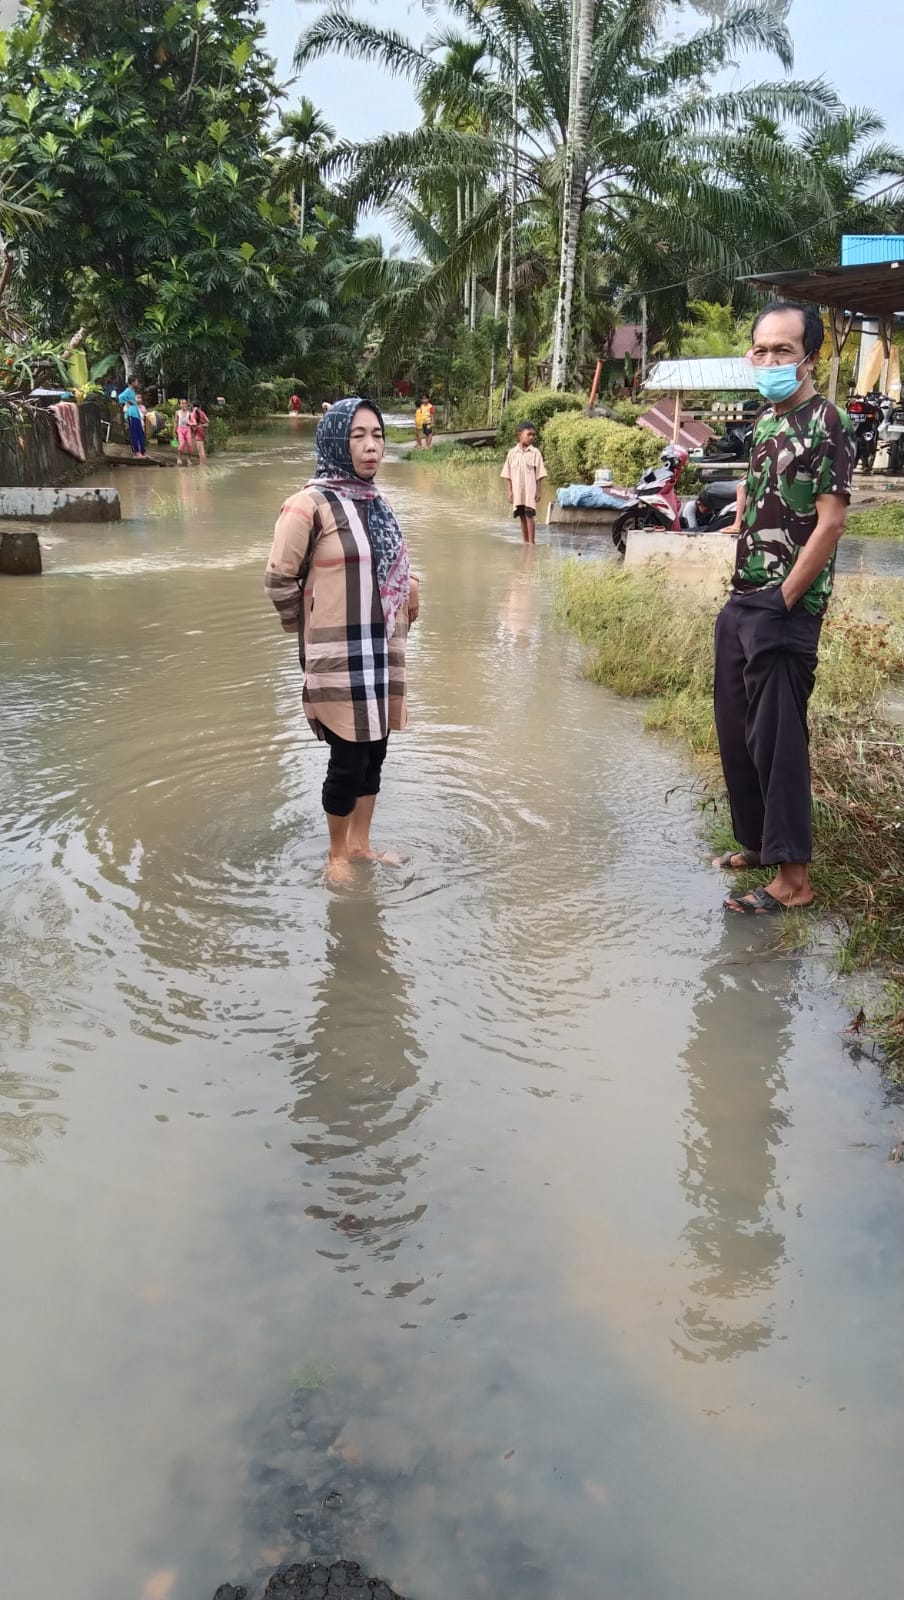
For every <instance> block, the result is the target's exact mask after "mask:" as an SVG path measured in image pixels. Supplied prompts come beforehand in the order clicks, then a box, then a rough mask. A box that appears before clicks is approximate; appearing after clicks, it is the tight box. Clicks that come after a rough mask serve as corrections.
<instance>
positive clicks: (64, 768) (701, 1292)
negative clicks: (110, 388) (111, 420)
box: [0, 423, 904, 1600]
mask: <svg viewBox="0 0 904 1600" xmlns="http://www.w3.org/2000/svg"><path fill="white" fill-rule="evenodd" d="M310 437H311V436H310V432H309V429H308V425H301V427H300V428H299V429H298V431H297V432H296V433H294V434H293V433H292V430H291V426H290V425H289V424H288V423H286V424H285V425H284V426H283V425H280V427H279V428H278V429H276V430H274V431H272V432H271V433H270V434H267V435H264V436H262V437H261V438H260V439H258V440H257V441H248V443H247V448H246V447H245V446H241V447H240V448H238V449H236V450H234V451H233V452H232V453H231V454H229V455H227V456H221V457H219V458H217V459H216V460H215V461H214V462H213V463H212V464H211V467H210V470H209V472H207V473H203V472H200V471H192V472H189V471H183V472H181V473H177V472H176V471H166V472H163V471H146V472H143V473H141V472H137V471H136V472H134V473H126V472H123V473H121V474H120V475H119V478H118V479H117V482H118V485H119V487H120V489H121V491H122V494H123V500H124V515H125V520H124V521H123V522H122V524H121V525H111V526H107V527H105V528H103V529H100V528H97V529H95V528H81V529H80V528H71V529H62V530H59V529H58V530H53V531H52V532H51V533H50V534H49V537H48V540H47V548H46V567H47V572H46V576H45V577H44V578H43V579H42V580H40V581H38V580H31V581H28V580H18V581H14V580H5V581H3V582H2V583H0V715H2V748H0V830H2V842H0V1258H2V1293H0V1349H2V1359H3V1370H4V1377H5V1381H4V1384H3V1398H2V1429H0V1594H2V1595H3V1597H4V1600H31V1597H34V1600H44V1597H45V1596H51V1595H61V1596H62V1595H65V1596H66V1600H141V1597H142V1595H145V1596H151V1597H152V1600H210V1597H211V1596H212V1594H213V1592H214V1590H215V1589H216V1587H217V1585H218V1584H219V1583H221V1582H223V1581H226V1580H229V1581H237V1580H241V1581H243V1582H245V1583H247V1584H248V1586H249V1589H250V1591H251V1592H252V1593H256V1592H258V1589H259V1587H260V1584H261V1580H262V1578H263V1576H264V1574H266V1573H268V1572H269V1571H272V1569H273V1568H274V1566H275V1565H276V1564H277V1563H278V1562H280V1561H282V1560H290V1559H303V1558H305V1557H306V1556H307V1555H308V1553H311V1554H313V1556H315V1557H318V1558H324V1559H327V1558H328V1559H333V1558H335V1557H336V1556H339V1555H342V1556H346V1557H349V1558H350V1559H354V1560H358V1561H360V1562H361V1563H362V1565H363V1566H364V1567H365V1568H366V1570H368V1571H370V1572H372V1573H375V1574H379V1575H381V1576H382V1577H384V1578H386V1579H387V1580H388V1581H389V1582H390V1583H391V1584H392V1586H393V1587H394V1588H395V1589H397V1590H398V1591H399V1592H400V1593H401V1594H404V1595H406V1596H408V1597H409V1600H472V1597H479V1596H484V1595H486V1596H491V1597H493V1600H727V1597H729V1596H730V1597H731V1600H773V1597H788V1600H849V1597H852V1596H863V1597H864V1600H873V1597H876V1600H878V1597H879V1596H882V1595H888V1594H891V1593H894V1592H896V1591H897V1589H898V1587H899V1586H900V1577H901V1548H900V1501H901V1483H902V1466H904V1411H902V1397H904V1340H902V1290H904V1249H902V1242H904V1230H902V1224H904V1166H901V1165H895V1164H892V1163H890V1162H889V1161H888V1159H887V1158H888V1152H889V1148H890V1147H891V1146H892V1145H893V1144H894V1143H895V1142H896V1140H897V1139H899V1138H900V1137H901V1135H902V1131H904V1127H902V1122H904V1116H902V1111H901V1108H900V1107H899V1106H897V1105H895V1104H894V1103H891V1102H889V1101H888V1100H887V1099H886V1098H885V1096H884V1095H883V1090H882V1086H881V1082H880V1079H879V1075H878V1072H877V1070H876V1067H875V1065H874V1064H873V1063H871V1062H869V1061H867V1060H863V1059H857V1057H856V1056H854V1055H852V1054H851V1052H850V1050H849V1049H847V1048H846V1047H845V1044H844V1042H843V1039H842V1032H843V1028H844V1026H845V1023H846V1022H847V1020H848V1018H849V1014H850V1013H849V1009H848V1006H849V996H848V995H846V994H844V993H842V991H841V989H840V987H839V986H838V984H837V983H836V982H835V981H834V979H833V978H832V974H831V969H830V967H828V966H825V967H821V966H820V965H819V964H818V962H816V961H814V959H813V958H808V959H801V958H800V957H798V956H795V955H789V954H787V953H783V952H776V950H775V948H774V947H775V940H776V930H775V928H774V926H773V925H772V924H771V923H769V922H765V923H763V922H756V923H750V922H748V921H746V920H742V919H737V920H731V921H729V922H728V923H727V924H726V921H725V918H724V916H723V914H722V913H721V912H720V910H719V902H720V888H721V881H720V879H719V877H718V875H716V874H713V873H711V872H710V871H709V870H708V869H707V868H706V867H705V866H704V865H703V863H702V859H701V844H700V835H699V820H698V818H697V816H696V814H695V811H694V805H693V800H692V797H691V796H690V795H689V794H688V793H687V786H688V784H689V783H690V782H691V779H692V774H691V772H690V771H689V769H688V767H687V765H686V764H685V762H684V759H683V756H682V755H681V753H680V752H678V751H676V750H675V749H673V748H672V747H670V746H669V745H667V744H665V743H663V742H661V741H659V740H658V739H657V738H656V737H654V736H653V735H650V734H646V733H644V732H642V730H641V724H640V711H639V709H638V707H636V706H634V705H631V704H627V703H625V702H621V701H618V700H617V699H615V698H614V697H613V696H611V695H610V694H609V693H608V692H607V691H605V690H604V689H600V688H597V687H594V686H592V685H590V684H588V683H586V682H584V681H582V679H581V677H580V676H579V671H578V664H579V658H578V655H577V653H576V651H575V649H574V647H573V645H572V643H571V642H570V641H569V640H568V639H566V638H564V637H562V636H561V635H560V634H559V633H557V632H556V630H555V627H554V624H553V621H552V618H551V614H550V578H551V574H552V571H553V569H554V565H555V561H556V560H557V554H556V551H555V550H550V549H549V548H544V547H543V546H542V545H540V546H538V548H537V550H536V552H535V554H534V555H532V554H531V552H526V551H523V550H522V549H521V548H520V546H519V545H518V544H516V543H515V542H514V540H513V537H512V531H513V530H512V524H511V522H510V521H509V520H508V518H507V516H506V508H505V504H504V501H503V499H502V496H501V494H500V493H499V484H498V483H497V480H496V477H495V472H493V473H489V474H487V475H486V477H485V478H482V479H481V482H480V485H479V486H478V487H475V485H474V484H473V483H472V485H471V486H470V487H467V486H465V485H456V484H454V483H449V482H448V481H446V482H444V481H441V480H440V478H439V477H437V476H436V475H435V474H432V473H430V472H428V471H427V470H426V469H424V468H421V467H419V466H418V465H417V464H402V463H397V464H389V465H388V467H387V469H386V472H385V479H386V487H387V490H388V492H389V493H390V495H391V497H392V499H393V501H394V504H395V506H396V508H397V510H398V513H399V516H400V520H401V522H402V524H403V526H404V527H405V529H406V531H407V533H408V535H409V538H410V543H411V547H412V551H413V556H414V562H415V566H416V568H417V569H418V570H419V571H420V572H421V573H422V575H423V618H422V621H421V623H420V624H419V625H418V627H417V629H416V630H415V635H414V638H413V642H412V647H411V657H410V676H411V714H412V727H411V731H410V732H409V733H408V734H406V735H401V736H398V737H394V738H393V739H392V740H391V743H390V754H389V760H388V763H387V768H386V780H385V790H384V796H383V799H382V801H381V804H380V808H379V811H378V822H379V828H378V830H377V838H378V840H379V842H381V843H383V842H385V843H386V844H389V845H396V846H400V847H401V848H402V849H403V850H404V852H405V854H406V855H407V856H408V861H407V864H406V865H405V866H404V867H403V868H402V869H401V871H398V872H395V873H393V872H390V871H388V870H387V869H381V870H374V869H369V868H364V867H362V868H361V869H360V872H359V876H358V880H357V882H356V884H355V886H354V888H353V889H351V890H348V891H345V892H341V893H340V892H331V891H329V890H328V889H327V888H326V887H325V886H324V884H323V882H322V879H321V867H322V859H323V854H324V839H323V827H322V819H321V816H320V812H319V792H320V785H321V782H322V778H323V770H324V752H323V749H322V747H320V746H318V744H317V743H316V741H315V740H313V739H312V738H311V736H310V735H309V733H308V732H307V729H306V727H305V725H304V723H303V720H302V718H301V715H300V684H299V670H298V665H297V661H296V659H295V657H294V652H293V646H292V644H291V643H290V642H288V641H286V640H285V639H284V638H283V637H282V636H281V635H280V632H279V629H278V626H277V624H276V620H275V617H274V616H273V615H272V614H271V613H270V612H269V611H268V608H267V604H266V602H265V600H264V598H263V595H262V589H261V577H262V568H263V563H264V559H265V556H266V553H267V550H268V547H269V541H270V534H271V530H272V525H273V521H274V518H275V515H276V513H277V511H278V509H279V506H280V503H281V501H282V499H283V498H284V497H285V495H286V494H287V493H288V492H289V491H291V490H292V489H294V488H295V487H297V486H298V484H299V483H300V482H301V481H303V479H304V478H305V477H306V476H307V473H308V469H309V465H310Z"/></svg>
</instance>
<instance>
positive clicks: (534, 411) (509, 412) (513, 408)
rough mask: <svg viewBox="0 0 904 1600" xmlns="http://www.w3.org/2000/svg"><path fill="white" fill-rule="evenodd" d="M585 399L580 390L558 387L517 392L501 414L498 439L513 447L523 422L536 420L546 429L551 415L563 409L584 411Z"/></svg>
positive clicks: (540, 431) (499, 441)
mask: <svg viewBox="0 0 904 1600" xmlns="http://www.w3.org/2000/svg"><path fill="white" fill-rule="evenodd" d="M583 409H584V402H583V400H581V399H579V397H578V396H577V395H576V394H562V393H557V392H556V391H555V390H554V389H532V390H530V392H529V393H527V394H525V393H523V392H522V393H520V394H514V395H513V396H512V398H511V400H510V401H509V403H508V405H507V406H506V408H505V410H504V411H503V413H502V416H501V417H500V418H499V431H498V433H497V435H496V438H497V442H498V443H499V444H503V445H505V447H506V449H509V448H510V446H511V445H513V444H514V443H515V441H516V439H517V438H518V428H519V427H520V425H521V423H522V422H533V423H534V424H535V425H536V428H537V432H538V433H542V432H543V429H544V426H545V424H546V423H547V422H548V421H549V419H550V417H554V416H557V415H558V414H559V412H566V411H583Z"/></svg>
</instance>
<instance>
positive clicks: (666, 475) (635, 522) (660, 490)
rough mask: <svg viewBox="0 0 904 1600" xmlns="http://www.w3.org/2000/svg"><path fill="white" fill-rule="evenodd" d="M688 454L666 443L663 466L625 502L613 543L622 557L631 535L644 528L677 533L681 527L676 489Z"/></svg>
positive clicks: (645, 477) (646, 476)
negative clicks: (675, 531)
mask: <svg viewBox="0 0 904 1600" xmlns="http://www.w3.org/2000/svg"><path fill="white" fill-rule="evenodd" d="M687 458H688V451H687V450H685V448H684V446H683V445H681V444H667V445H666V447H665V449H664V450H663V452H662V454H661V456H660V457H659V459H660V461H661V462H662V466H661V467H650V468H649V470H648V471H647V472H645V473H644V475H643V477H642V478H641V480H640V482H639V483H638V485H637V487H636V488H635V490H634V494H633V497H632V498H631V499H626V501H625V509H624V511H620V512H619V514H618V516H617V517H616V519H615V522H614V524H613V527H612V542H613V544H614V545H615V548H616V550H620V551H621V553H622V555H624V552H625V546H626V544H627V542H628V534H629V533H631V532H634V531H637V530H638V529H641V528H661V529H664V530H675V529H677V528H678V526H679V519H680V516H681V506H680V504H679V502H678V495H677V492H676V486H677V483H678V479H679V478H680V477H681V474H682V472H683V471H684V469H685V467H686V466H687Z"/></svg>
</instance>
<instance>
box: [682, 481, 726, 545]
mask: <svg viewBox="0 0 904 1600" xmlns="http://www.w3.org/2000/svg"><path fill="white" fill-rule="evenodd" d="M737 504H738V485H737V481H736V480H735V479H734V478H726V479H724V480H720V481H719V482H717V483H708V484H707V485H706V488H705V489H702V490H701V491H700V493H699V494H698V495H697V497H696V499H693V498H692V499H689V500H686V501H685V502H684V505H683V506H682V507H681V516H680V518H679V526H680V531H681V532H682V533H724V531H725V529H726V528H730V527H731V525H732V523H733V522H734V519H735V514H736V510H737Z"/></svg>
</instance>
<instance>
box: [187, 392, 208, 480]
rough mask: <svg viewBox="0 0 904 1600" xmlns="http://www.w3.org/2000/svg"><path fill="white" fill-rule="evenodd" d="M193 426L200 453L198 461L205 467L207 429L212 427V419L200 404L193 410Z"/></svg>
mask: <svg viewBox="0 0 904 1600" xmlns="http://www.w3.org/2000/svg"><path fill="white" fill-rule="evenodd" d="M191 426H192V433H193V434H194V440H195V445H196V447H197V451H198V461H199V463H200V464H201V466H203V465H204V463H205V462H206V460H207V429H208V427H209V426H210V418H209V417H208V415H207V412H206V411H205V410H204V407H203V406H202V405H201V404H200V403H196V404H195V405H193V406H192V408H191Z"/></svg>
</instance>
